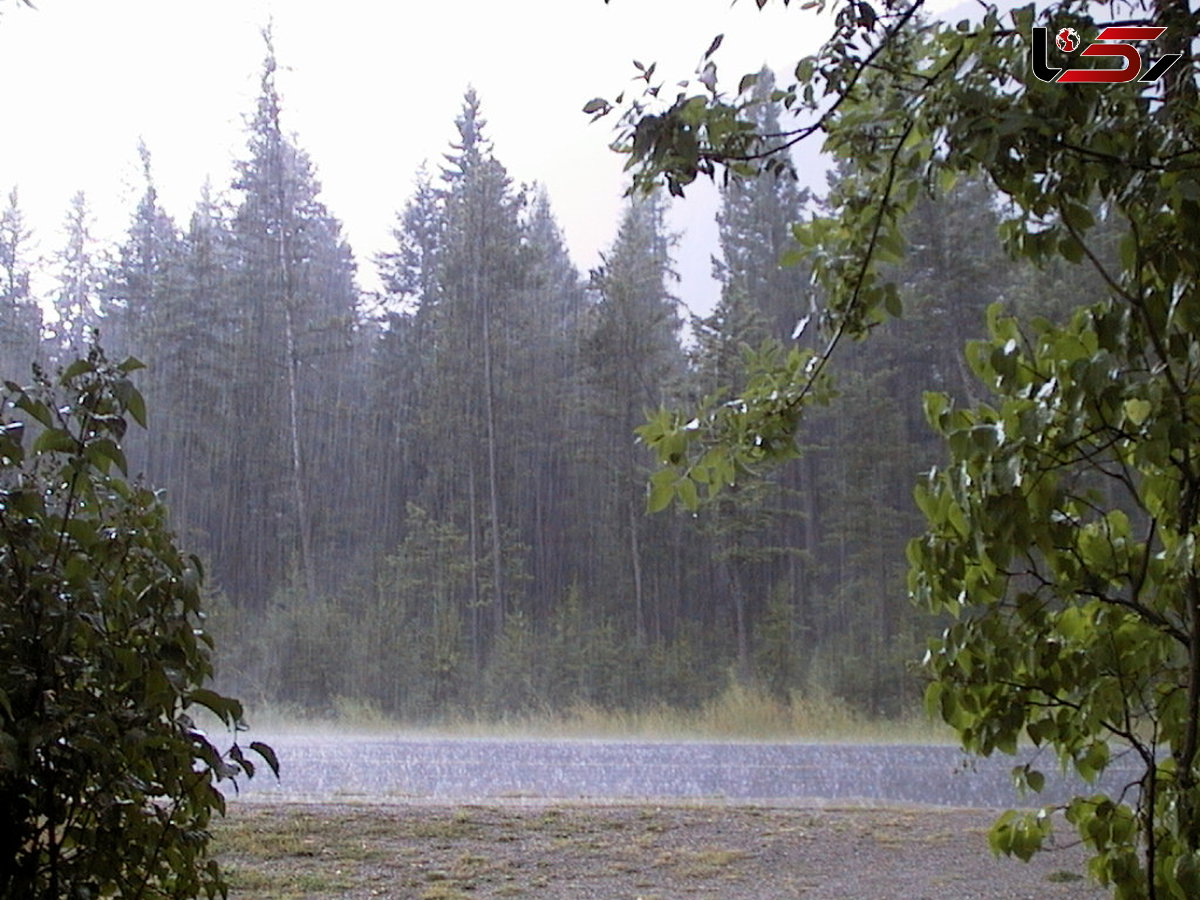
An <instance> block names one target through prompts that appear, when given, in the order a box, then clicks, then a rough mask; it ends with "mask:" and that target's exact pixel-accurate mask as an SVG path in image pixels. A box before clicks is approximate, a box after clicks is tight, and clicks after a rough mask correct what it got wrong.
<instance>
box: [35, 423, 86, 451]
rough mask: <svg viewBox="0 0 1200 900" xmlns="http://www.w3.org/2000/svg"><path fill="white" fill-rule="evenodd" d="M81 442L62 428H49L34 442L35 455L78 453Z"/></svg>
mask: <svg viewBox="0 0 1200 900" xmlns="http://www.w3.org/2000/svg"><path fill="white" fill-rule="evenodd" d="M78 451H79V442H78V441H77V440H75V438H73V437H72V436H71V434H70V433H69V432H67V431H64V430H63V429H61V428H47V429H46V430H45V431H43V432H42V433H41V434H39V435H38V436H37V438H36V439H35V440H34V442H33V452H34V453H77V452H78Z"/></svg>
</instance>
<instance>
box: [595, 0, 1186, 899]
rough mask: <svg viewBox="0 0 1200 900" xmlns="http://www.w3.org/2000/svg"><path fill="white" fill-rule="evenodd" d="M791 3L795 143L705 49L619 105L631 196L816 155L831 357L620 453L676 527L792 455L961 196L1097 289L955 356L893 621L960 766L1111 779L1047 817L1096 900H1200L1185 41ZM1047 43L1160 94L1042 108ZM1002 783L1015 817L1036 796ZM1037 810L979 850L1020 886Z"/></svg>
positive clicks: (815, 255) (1125, 93)
mask: <svg viewBox="0 0 1200 900" xmlns="http://www.w3.org/2000/svg"><path fill="white" fill-rule="evenodd" d="M755 2H756V3H757V5H758V6H760V7H761V6H764V5H765V4H766V3H767V2H768V0H755ZM782 2H783V3H784V5H788V0H782ZM797 5H798V6H799V5H800V4H797ZM803 5H804V6H805V7H816V8H818V9H819V10H825V9H826V8H828V9H830V10H832V11H833V13H834V33H833V36H832V37H831V38H830V40H829V41H827V42H826V44H825V45H824V46H823V47H822V48H821V50H820V51H819V52H818V53H817V54H815V55H814V56H812V57H809V58H806V59H803V60H800V62H799V63H798V65H797V67H796V70H795V72H796V81H795V83H793V84H791V85H787V86H785V87H783V88H782V89H781V90H780V91H779V92H777V94H778V96H777V97H776V99H778V100H779V101H780V102H782V103H783V104H784V105H785V107H786V108H788V109H789V110H791V111H792V112H793V113H794V114H795V116H796V118H797V121H796V123H795V125H794V127H790V126H785V128H784V130H783V131H782V132H781V133H776V134H761V133H759V132H758V130H757V129H756V128H755V126H754V117H753V106H752V104H753V97H752V96H750V94H749V89H750V87H752V85H753V81H754V77H755V76H754V75H750V76H747V77H746V78H743V79H742V82H741V84H740V85H739V89H738V94H737V96H736V97H731V96H728V95H725V94H722V93H721V92H719V91H718V90H717V87H716V64H715V61H714V59H713V58H712V57H713V54H714V53H715V51H716V49H717V47H718V46H719V44H720V41H719V40H717V41H714V42H713V45H712V47H710V49H709V51H708V53H707V54H705V57H704V61H703V63H702V67H703V68H702V71H701V74H700V77H699V78H698V79H697V80H698V82H699V84H701V85H702V86H703V88H704V91H703V92H700V91H698V90H697V91H695V92H693V93H690V94H689V93H688V91H687V90H684V91H683V92H681V93H679V95H678V96H677V97H676V98H675V100H674V101H673V102H672V101H668V100H666V99H665V95H664V97H663V98H662V99H660V97H659V94H660V91H659V88H660V87H661V85H656V84H652V83H651V82H652V72H653V68H654V67H653V66H651V67H649V68H648V69H647V68H644V67H643V68H642V74H641V76H640V77H641V78H643V79H644V80H645V81H646V84H647V88H646V91H645V95H644V96H643V97H642V98H637V99H634V100H633V101H630V102H629V103H628V104H627V105H626V112H625V117H624V119H623V130H624V138H625V142H626V145H627V149H628V150H629V151H630V154H631V163H630V164H631V166H633V167H635V168H636V169H637V180H638V181H639V182H640V183H642V184H645V183H649V182H653V181H655V180H658V179H660V178H661V179H665V180H666V182H667V185H668V187H669V188H670V189H671V190H672V191H673V192H674V193H681V192H682V191H683V190H684V188H685V187H686V185H688V184H690V183H691V182H692V181H693V180H694V179H695V178H696V177H697V176H699V175H702V174H708V175H712V174H713V173H714V172H715V171H716V169H717V167H718V166H721V165H724V166H726V167H727V168H728V169H729V170H731V171H733V172H736V173H740V174H742V175H745V176H753V175H754V174H755V173H756V172H758V171H760V170H761V168H762V167H763V165H764V161H765V162H766V165H767V167H773V168H774V169H776V170H778V169H786V168H787V162H786V151H787V149H788V148H789V147H791V146H793V145H794V144H796V143H797V142H799V141H801V140H804V139H806V138H808V137H810V136H813V135H819V136H821V137H822V138H823V140H824V146H825V149H826V150H827V151H828V152H830V153H832V154H833V155H834V156H835V157H836V159H837V160H838V162H839V164H840V165H841V166H842V167H843V168H844V171H845V177H843V178H842V179H840V180H839V182H838V183H837V185H836V186H835V187H834V188H833V190H831V192H830V195H829V197H828V198H827V200H826V210H825V211H824V212H823V213H821V214H818V215H814V216H813V217H812V218H811V220H810V221H807V222H805V223H803V224H800V225H797V226H796V227H795V229H794V234H795V237H796V238H797V241H798V242H799V244H800V246H799V247H798V248H797V250H796V252H795V254H794V255H795V256H796V258H797V259H803V260H804V261H805V262H806V263H807V264H808V265H809V266H810V267H811V270H812V272H813V274H814V278H815V280H816V281H817V282H818V283H819V284H820V286H821V287H822V289H823V291H824V297H825V309H824V319H825V325H826V334H827V335H828V344H827V348H826V349H825V350H824V351H823V352H821V353H812V354H806V353H804V352H801V351H800V350H795V351H792V352H791V353H789V354H787V355H783V354H777V355H776V356H775V357H774V358H772V357H770V356H768V355H764V357H763V359H762V360H761V362H760V364H759V366H758V370H757V372H756V373H755V374H754V375H753V376H752V377H751V378H750V379H749V380H748V383H747V384H746V386H745V388H744V390H743V391H742V393H741V395H740V396H739V397H738V398H736V400H735V401H732V402H726V403H723V404H720V405H710V406H709V407H708V408H707V409H704V410H701V411H700V413H698V414H695V415H693V414H686V415H678V414H675V415H673V414H670V413H661V414H659V415H657V416H656V417H654V418H653V419H652V421H651V422H649V423H648V424H647V425H646V426H644V427H643V428H642V429H641V432H640V433H641V436H642V439H643V440H644V441H646V442H647V443H649V444H651V445H652V446H654V447H655V448H656V449H657V450H658V453H659V458H660V459H661V460H662V462H664V463H665V464H667V465H668V466H670V468H667V469H664V470H663V471H662V472H660V473H657V474H656V475H655V476H654V478H653V479H652V484H651V503H652V505H654V504H657V505H665V504H666V503H667V502H669V501H670V499H671V498H672V497H678V498H680V499H682V500H683V501H684V502H685V503H690V504H692V505H694V504H695V502H696V501H697V499H698V498H704V497H708V496H712V495H714V494H715V493H716V492H717V491H718V490H719V489H721V488H722V486H723V485H725V484H727V483H729V482H731V481H733V480H735V479H736V478H737V477H739V476H740V475H742V474H744V473H745V472H746V471H747V470H754V469H756V468H759V467H761V466H762V465H764V464H768V463H771V462H773V461H777V460H779V459H783V458H787V457H789V456H791V455H794V453H795V445H794V433H795V428H796V425H797V423H798V421H799V419H800V417H801V415H802V413H803V412H804V410H805V409H806V408H809V407H810V405H811V404H812V403H813V402H814V401H819V400H821V399H823V398H824V397H826V396H827V389H828V385H827V376H828V370H827V365H826V364H827V362H828V360H829V359H830V356H831V354H832V351H833V349H834V348H835V347H836V345H837V344H838V342H839V341H840V340H842V339H844V338H847V337H864V336H866V334H867V333H868V332H869V331H870V329H871V328H872V327H873V326H875V325H878V324H881V323H882V322H884V321H885V320H886V319H887V318H889V317H892V316H898V315H899V314H900V312H901V303H902V297H901V294H900V291H899V290H898V288H897V286H896V285H895V284H894V283H892V282H890V281H889V280H888V278H889V276H888V272H887V270H886V265H887V264H888V263H889V262H891V261H894V260H898V259H900V258H901V255H902V253H903V251H904V247H905V238H906V235H905V225H906V223H907V221H908V216H909V214H910V213H911V211H912V210H913V208H914V204H915V203H916V201H917V200H918V198H919V197H920V196H922V194H923V192H925V191H928V190H934V191H945V190H946V189H947V188H948V186H950V185H952V184H953V183H954V180H955V179H956V178H959V177H962V176H969V177H978V176H979V175H982V176H983V177H984V178H985V179H986V180H987V182H989V183H990V185H991V186H992V187H993V188H994V189H995V190H996V191H998V193H999V195H1000V197H1001V199H1002V201H1003V206H1002V207H1001V208H1002V209H1003V211H1004V214H1005V215H1006V217H1007V218H1006V221H1005V222H1004V223H1003V225H1002V229H1001V230H1002V235H1003V237H1004V238H1005V243H1006V246H1007V249H1008V250H1009V252H1010V253H1011V254H1012V255H1013V256H1014V257H1016V258H1018V259H1023V260H1026V261H1031V262H1033V263H1036V264H1047V263H1055V264H1058V265H1067V264H1069V265H1071V266H1075V267H1077V268H1076V271H1077V272H1080V271H1087V272H1088V273H1089V274H1090V275H1091V276H1093V277H1094V278H1096V279H1098V283H1099V284H1100V285H1101V287H1100V288H1099V289H1098V290H1097V291H1096V293H1095V296H1094V302H1092V303H1090V304H1089V305H1088V306H1086V307H1084V308H1082V309H1079V310H1078V311H1076V312H1075V314H1074V315H1073V316H1071V317H1070V319H1069V321H1068V322H1066V323H1065V324H1058V325H1055V324H1051V323H1049V322H1047V321H1040V320H1033V321H1029V322H1024V323H1018V322H1017V321H1015V320H1013V319H1011V318H1008V317H1005V316H1004V315H1003V314H1002V313H1001V312H1000V311H999V309H994V310H993V312H992V314H991V316H990V320H989V325H990V329H991V338H990V339H989V340H987V341H983V342H979V343H975V344H973V345H971V346H969V348H968V352H967V359H968V362H969V364H970V366H971V368H972V370H973V371H974V373H975V375H976V376H977V377H978V378H980V379H981V380H982V381H983V382H984V384H985V385H986V386H987V388H988V389H989V391H990V397H989V398H988V402H986V403H980V404H977V405H975V407H974V408H972V409H956V408H954V407H953V405H952V404H951V403H950V401H949V400H948V398H947V397H945V396H944V395H936V394H935V395H928V396H927V398H926V412H927V416H928V418H929V420H930V422H931V423H932V424H933V426H934V428H935V429H936V430H937V431H938V432H939V433H940V434H941V435H942V436H943V437H944V439H945V442H946V447H947V450H948V455H949V462H948V464H947V465H946V467H945V468H944V469H943V470H942V471H939V472H935V473H933V474H932V475H931V477H930V478H929V479H928V481H927V482H926V483H925V484H924V485H922V486H921V487H920V488H919V490H918V494H917V497H918V502H919V504H920V506H921V508H922V510H923V512H924V513H925V516H926V518H927V521H928V531H927V533H926V535H925V536H924V537H922V538H919V539H918V540H916V541H915V542H914V543H913V544H912V545H911V547H910V551H909V557H910V563H911V575H910V585H911V588H912V593H913V595H914V597H915V598H916V599H917V600H918V601H919V602H921V603H923V604H924V605H926V606H927V608H929V609H930V610H932V611H934V612H936V613H938V614H939V615H940V616H941V617H942V618H943V620H944V621H948V622H949V625H948V627H946V628H945V630H944V631H943V632H942V634H941V635H940V636H939V637H937V638H935V639H934V640H933V641H931V643H930V647H929V653H928V655H927V667H928V671H929V673H930V674H931V676H932V678H933V681H932V684H931V686H930V688H929V691H928V694H927V700H928V705H929V707H930V709H931V710H933V711H934V712H936V713H939V714H940V715H941V716H942V717H943V718H945V719H946V721H947V722H948V723H949V724H950V725H951V726H953V727H954V728H955V729H956V731H957V732H958V734H959V736H960V737H961V739H962V742H963V745H964V746H965V747H966V748H967V749H969V750H972V751H975V752H978V753H981V754H990V753H992V752H994V751H996V750H1001V751H1014V750H1015V749H1016V748H1017V745H1018V741H1019V740H1021V739H1027V740H1029V741H1031V742H1032V743H1033V744H1035V745H1037V746H1039V747H1041V746H1046V747H1048V748H1050V749H1051V750H1052V751H1053V754H1054V755H1055V756H1056V757H1057V759H1058V760H1059V761H1060V762H1061V763H1062V765H1063V766H1064V767H1066V768H1068V769H1073V770H1074V771H1075V772H1077V773H1078V774H1080V775H1082V776H1083V777H1084V778H1085V779H1089V780H1090V779H1092V778H1094V777H1095V776H1096V775H1097V774H1098V773H1099V772H1100V771H1102V770H1104V769H1105V768H1106V767H1107V766H1108V765H1109V763H1110V760H1112V759H1113V758H1114V757H1115V756H1116V755H1118V754H1121V755H1123V756H1124V757H1125V759H1126V761H1127V762H1129V763H1131V764H1133V765H1134V766H1135V767H1136V769H1137V774H1136V775H1135V776H1134V777H1133V779H1132V780H1131V783H1130V784H1129V785H1128V787H1127V789H1126V790H1124V791H1121V792H1119V793H1117V794H1115V795H1113V796H1108V795H1105V794H1102V793H1096V794H1094V795H1092V796H1080V797H1076V798H1074V799H1073V800H1071V801H1070V802H1069V803H1067V804H1066V805H1065V808H1064V809H1063V810H1062V811H1063V812H1064V813H1065V817H1066V819H1067V820H1068V822H1069V823H1070V824H1071V825H1072V826H1073V827H1074V828H1075V830H1076V831H1077V832H1078V834H1079V836H1080V838H1081V839H1082V840H1083V842H1084V843H1085V845H1086V846H1088V847H1089V848H1090V849H1091V850H1092V852H1093V856H1092V860H1091V863H1090V868H1091V871H1092V873H1093V875H1095V876H1096V878H1097V879H1098V880H1099V881H1100V882H1101V883H1103V884H1106V885H1111V886H1112V888H1113V891H1114V895H1115V896H1116V897H1118V898H1138V900H1165V898H1179V900H1183V898H1191V897H1197V896H1200V556H1198V555H1197V552H1196V544H1197V538H1198V537H1200V149H1198V147H1200V143H1198V141H1197V136H1198V128H1200V90H1198V86H1197V82H1198V70H1197V59H1196V57H1195V55H1194V47H1195V43H1196V39H1197V36H1198V35H1200V17H1198V16H1197V14H1196V13H1195V12H1194V11H1193V9H1192V8H1191V5H1190V4H1188V3H1187V2H1185V0H1158V2H1148V0H1131V2H1128V3H1120V4H1115V5H1110V4H1101V3H1093V2H1090V0H1058V2H1055V3H1053V4H1050V5H1049V6H1048V7H1046V8H1043V9H1040V10H1039V9H1037V8H1036V7H1035V6H1034V5H1033V4H1030V5H1028V6H1026V7H1024V8H1021V9H1017V10H1014V11H1012V12H1011V13H1008V14H1002V13H1001V11H1000V9H999V8H998V7H997V6H996V5H993V4H981V9H980V17H979V19H978V20H977V21H974V22H972V21H969V20H963V21H961V22H959V23H956V24H953V25H952V24H950V23H946V22H939V21H934V20H929V19H927V18H925V17H924V16H923V14H922V12H921V5H922V4H921V2H920V0H915V2H910V0H878V2H868V0H816V2H813V3H805V4H803ZM1068 26H1070V27H1072V28H1074V29H1076V30H1077V31H1078V32H1079V34H1081V35H1084V36H1086V38H1085V39H1087V40H1092V39H1094V38H1093V36H1095V35H1098V34H1099V33H1101V29H1102V28H1104V27H1108V26H1117V27H1130V26H1141V27H1144V28H1151V27H1154V28H1164V29H1166V31H1165V33H1164V34H1163V35H1162V36H1161V39H1160V40H1158V41H1157V42H1156V43H1155V44H1154V45H1153V47H1146V48H1144V49H1145V52H1146V53H1147V55H1149V54H1151V53H1153V54H1157V55H1158V56H1159V57H1160V62H1162V63H1163V65H1157V66H1156V68H1155V69H1150V70H1149V71H1150V72H1155V71H1157V72H1163V70H1164V66H1165V64H1166V62H1167V60H1169V59H1170V58H1171V57H1172V56H1175V55H1177V58H1176V59H1175V62H1174V64H1173V65H1172V67H1170V68H1169V69H1167V70H1166V73H1165V74H1164V75H1162V77H1161V78H1157V80H1151V81H1139V82H1129V83H1122V84H1104V85H1099V84H1097V85H1086V86H1073V85H1067V84H1062V83H1046V82H1043V81H1041V80H1040V79H1039V78H1037V77H1034V73H1033V70H1032V63H1031V53H1036V52H1039V50H1040V48H1039V46H1038V41H1037V40H1036V39H1035V36H1036V35H1037V34H1043V35H1044V34H1046V33H1054V32H1055V31H1056V30H1057V29H1061V28H1064V27H1068ZM1035 29H1045V31H1042V32H1038V31H1035ZM1109 46H1116V45H1109ZM1129 53H1130V54H1131V55H1132V56H1136V54H1134V53H1133V51H1129ZM1032 58H1033V60H1034V61H1036V59H1037V58H1036V56H1034V57H1032ZM1128 58H1129V57H1128V56H1127V59H1128ZM1075 62H1076V60H1073V59H1072V60H1067V59H1064V58H1056V65H1063V66H1070V65H1072V64H1073V63H1075ZM1102 68H1103V66H1102ZM1076 87H1079V88H1080V89H1078V90H1077V89H1075V88H1076ZM621 104H622V101H621V100H618V101H617V102H616V103H615V104H610V103H608V102H607V101H605V100H602V99H600V98H597V100H594V101H592V102H591V103H589V104H588V106H587V107H586V108H585V112H588V113H591V114H594V115H605V114H606V113H608V112H609V111H610V110H612V109H614V108H616V107H618V106H621ZM1113 231H1118V232H1120V238H1119V240H1118V241H1117V246H1116V248H1115V249H1112V250H1111V251H1110V248H1109V247H1108V244H1109V243H1111V242H1110V241H1108V240H1107V239H1106V237H1105V233H1106V232H1107V233H1108V234H1110V235H1111V233H1112V232H1113ZM970 249H971V248H969V247H964V248H963V250H964V252H969V250H970ZM1016 775H1017V778H1018V781H1019V782H1021V783H1023V784H1025V785H1026V786H1028V787H1029V788H1032V789H1033V790H1035V791H1036V790H1038V789H1039V788H1040V787H1041V785H1042V783H1043V781H1044V778H1043V776H1042V774H1041V773H1040V772H1038V771H1036V770H1035V769H1033V768H1032V767H1025V766H1022V767H1019V768H1018V770H1017V772H1016ZM1052 812H1054V810H1053V809H1052V808H1047V809H1045V810H1043V811H1041V812H1040V813H1036V814H1033V815H1030V816H1023V815H1019V814H1017V813H1008V814H1006V815H1005V816H1003V817H1001V819H1000V820H999V821H998V822H997V823H996V826H995V827H994V829H993V832H992V844H993V847H994V848H995V849H996V850H998V851H1001V852H1006V853H1011V854H1015V855H1017V856H1019V857H1021V858H1026V859H1027V858H1028V857H1029V856H1030V855H1032V854H1033V853H1034V852H1035V851H1036V850H1037V849H1038V848H1039V847H1041V846H1042V844H1043V842H1044V840H1045V839H1046V837H1047V836H1048V835H1049V833H1050V830H1051V825H1052V822H1053V821H1054V817H1053V816H1052V815H1051V813H1052Z"/></svg>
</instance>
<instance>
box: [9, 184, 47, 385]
mask: <svg viewBox="0 0 1200 900" xmlns="http://www.w3.org/2000/svg"><path fill="white" fill-rule="evenodd" d="M31 237H32V232H30V230H29V229H28V228H26V226H25V218H24V216H23V215H22V213H21V208H20V204H19V202H18V198H17V189H16V188H13V189H12V191H10V192H9V195H8V205H7V206H5V207H4V209H3V211H0V378H4V379H10V380H14V381H18V382H22V383H23V382H24V380H25V379H26V378H28V376H29V367H30V364H31V363H33V362H35V361H37V359H38V357H39V355H40V349H41V347H40V344H41V330H42V314H41V309H40V308H39V307H38V305H37V303H36V301H35V300H34V298H33V296H32V295H31V293H30V287H29V279H30V274H31V266H30V261H29V258H28V249H29V241H30V238H31Z"/></svg>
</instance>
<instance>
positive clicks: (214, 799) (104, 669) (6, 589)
mask: <svg viewBox="0 0 1200 900" xmlns="http://www.w3.org/2000/svg"><path fill="white" fill-rule="evenodd" d="M140 366H141V364H140V363H138V362H137V361H136V360H132V359H131V360H128V361H126V362H124V363H122V364H120V365H113V364H111V363H109V362H108V361H107V360H106V359H105V357H104V355H103V353H102V352H101V351H100V350H98V349H93V350H92V351H91V352H90V354H89V355H88V357H87V358H86V359H81V360H78V361H76V362H74V363H72V364H71V365H70V366H68V367H67V368H66V369H65V370H64V371H62V372H61V373H60V374H59V375H58V377H57V378H54V379H51V378H49V377H47V376H46V375H45V374H43V373H41V372H40V371H38V370H36V369H35V373H34V374H35V379H34V383H33V384H32V385H31V386H28V387H21V386H19V385H17V384H14V383H13V382H5V383H4V389H3V392H2V393H0V809H2V810H3V813H2V814H0V898H4V900H29V898H39V900H40V898H60V897H71V898H88V897H101V896H119V897H130V898H131V897H138V898H168V897H169V898H191V897H197V896H199V895H200V894H202V893H203V894H205V895H207V896H208V897H209V898H212V897H214V896H217V895H221V896H225V894H226V893H227V887H226V884H225V882H224V880H223V878H222V876H221V872H220V870H219V868H218V866H217V863H216V861H215V860H211V859H208V858H207V848H208V842H209V831H208V828H209V823H210V820H211V818H212V815H213V813H214V812H220V813H223V812H224V808H225V802H224V799H223V797H222V795H221V793H220V792H219V791H218V790H217V785H218V783H219V782H221V781H222V780H227V779H232V778H234V777H235V776H237V775H239V774H242V773H244V774H246V775H247V776H250V775H253V773H254V765H253V763H251V761H250V760H248V759H247V758H246V757H245V755H244V754H243V752H242V750H241V748H240V747H239V746H238V745H237V744H236V743H234V744H233V746H232V747H231V748H230V749H229V750H228V751H226V752H225V753H222V752H220V751H219V750H218V748H217V747H216V746H215V745H214V744H213V742H212V741H211V740H210V739H209V738H208V737H206V736H205V734H204V732H203V731H202V730H201V729H200V728H199V727H197V725H196V723H195V721H194V720H193V718H192V716H191V713H190V711H191V710H192V709H194V708H195V707H204V708H207V709H208V710H209V711H211V712H212V713H213V714H215V715H216V717H217V718H218V719H219V720H220V721H221V722H222V723H223V724H224V725H225V726H227V727H231V728H235V729H236V728H238V727H241V715H242V710H241V706H240V704H239V703H238V702H237V701H236V700H232V699H229V698H227V697H223V696H221V695H219V694H217V693H216V692H214V691H212V690H210V689H209V688H207V687H205V686H204V685H205V682H206V680H207V679H208V678H209V677H210V676H211V675H212V673H213V664H212V658H211V650H212V643H211V640H210V639H209V637H208V635H207V634H206V633H205V632H204V630H203V613H202V612H201V602H200V584H201V579H202V569H201V566H200V561H199V560H198V559H197V558H196V557H194V556H187V555H185V554H183V553H181V552H180V550H179V549H178V548H177V547H176V546H175V543H174V541H173V538H172V534H171V532H170V531H169V530H168V528H167V524H166V514H165V509H164V507H163V504H162V503H161V502H160V500H159V499H158V497H157V496H156V495H155V494H154V493H153V492H152V491H151V490H149V489H148V488H146V487H144V486H142V485H140V484H136V483H130V482H129V481H127V480H126V479H125V477H124V476H125V475H126V463H125V457H124V454H123V453H122V450H121V439H122V437H123V436H124V433H125V430H126V422H127V417H132V418H133V419H134V420H135V421H136V422H137V423H138V424H140V425H143V426H144V425H145V408H144V404H143V401H142V397H141V395H140V394H139V393H138V391H137V389H136V388H135V387H134V385H133V383H132V382H131V380H130V377H129V375H130V373H131V372H132V371H134V370H135V369H137V368H140ZM250 749H252V750H254V751H255V752H257V753H258V754H259V755H260V756H261V757H262V758H263V759H265V760H266V762H267V764H268V765H269V766H270V768H271V769H272V770H273V771H274V772H275V773H276V774H277V775H278V761H277V759H276V757H275V754H274V752H273V751H272V750H271V748H270V747H268V746H266V745H264V744H261V743H258V742H255V743H252V744H251V745H250Z"/></svg>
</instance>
